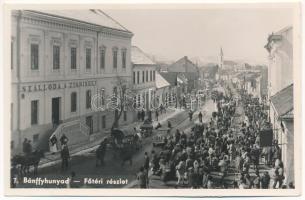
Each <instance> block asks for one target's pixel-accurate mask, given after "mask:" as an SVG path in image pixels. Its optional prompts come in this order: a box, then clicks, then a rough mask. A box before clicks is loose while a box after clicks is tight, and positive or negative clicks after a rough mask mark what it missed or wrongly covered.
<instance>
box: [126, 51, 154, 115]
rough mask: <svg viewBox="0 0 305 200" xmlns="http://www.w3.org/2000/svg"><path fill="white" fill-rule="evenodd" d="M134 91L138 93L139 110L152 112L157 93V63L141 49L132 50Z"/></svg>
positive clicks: (136, 98) (136, 100)
mask: <svg viewBox="0 0 305 200" xmlns="http://www.w3.org/2000/svg"><path fill="white" fill-rule="evenodd" d="M131 62H132V69H133V89H134V91H135V93H136V97H135V102H136V103H137V108H138V109H141V108H143V109H144V110H151V109H152V108H153V107H154V105H153V101H154V99H155V93H156V66H157V65H156V63H154V62H153V61H152V60H151V59H150V58H149V57H148V56H147V55H146V54H145V53H144V52H143V51H142V50H141V49H140V48H139V47H136V46H133V47H132V48H131Z"/></svg>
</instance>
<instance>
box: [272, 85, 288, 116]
mask: <svg viewBox="0 0 305 200" xmlns="http://www.w3.org/2000/svg"><path fill="white" fill-rule="evenodd" d="M271 103H272V105H273V107H274V109H275V110H276V112H277V114H278V116H279V117H282V116H283V115H285V114H287V113H288V112H290V111H291V110H293V84H291V85H289V86H287V87H286V88H284V89H282V90H281V91H279V92H277V93H276V94H275V95H273V96H272V97H271Z"/></svg>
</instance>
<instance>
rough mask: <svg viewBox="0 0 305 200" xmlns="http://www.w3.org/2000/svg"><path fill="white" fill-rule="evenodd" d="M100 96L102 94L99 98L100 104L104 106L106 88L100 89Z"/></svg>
mask: <svg viewBox="0 0 305 200" xmlns="http://www.w3.org/2000/svg"><path fill="white" fill-rule="evenodd" d="M99 96H100V98H99V100H98V106H100V105H102V106H104V105H105V98H106V97H105V89H104V88H101V89H100V90H99Z"/></svg>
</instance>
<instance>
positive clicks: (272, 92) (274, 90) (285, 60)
mask: <svg viewBox="0 0 305 200" xmlns="http://www.w3.org/2000/svg"><path fill="white" fill-rule="evenodd" d="M292 36H293V28H292V27H285V28H283V29H282V30H280V31H278V32H276V33H272V34H271V35H269V37H268V43H267V44H266V45H265V48H266V49H267V51H268V52H269V66H268V97H269V101H270V112H269V117H270V122H271V123H272V128H273V135H274V139H275V140H277V141H278V144H279V146H280V147H281V150H282V152H281V153H282V161H283V163H284V171H285V177H286V178H285V180H284V183H285V184H289V183H290V182H294V170H295V168H294V114H293V113H294V112H293V111H294V103H293V102H294V98H293V68H294V66H293V46H292V44H293V37H292Z"/></svg>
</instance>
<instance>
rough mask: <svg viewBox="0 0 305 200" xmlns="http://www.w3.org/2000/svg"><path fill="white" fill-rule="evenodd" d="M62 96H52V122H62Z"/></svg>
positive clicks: (56, 123) (55, 123)
mask: <svg viewBox="0 0 305 200" xmlns="http://www.w3.org/2000/svg"><path fill="white" fill-rule="evenodd" d="M60 102H61V98H60V97H55V98H52V123H53V124H54V125H58V124H59V123H60Z"/></svg>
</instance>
